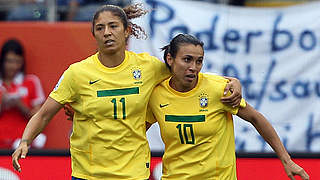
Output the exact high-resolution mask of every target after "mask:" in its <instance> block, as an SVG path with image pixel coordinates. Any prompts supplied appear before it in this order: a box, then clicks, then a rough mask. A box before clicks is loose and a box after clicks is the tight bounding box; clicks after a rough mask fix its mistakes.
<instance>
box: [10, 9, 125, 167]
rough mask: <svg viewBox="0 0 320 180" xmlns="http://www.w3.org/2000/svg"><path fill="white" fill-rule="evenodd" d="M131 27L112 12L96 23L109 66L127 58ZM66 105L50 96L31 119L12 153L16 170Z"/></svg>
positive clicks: (101, 52) (104, 60) (104, 61)
mask: <svg viewBox="0 0 320 180" xmlns="http://www.w3.org/2000/svg"><path fill="white" fill-rule="evenodd" d="M128 36H129V28H127V29H124V26H123V24H122V23H121V21H120V19H119V18H118V17H117V16H114V15H112V13H110V12H102V13H101V14H100V15H99V17H98V19H97V20H96V21H95V24H94V37H95V39H96V41H97V44H98V51H99V55H98V57H99V60H100V62H101V63H102V64H103V65H105V66H107V67H115V66H117V65H119V64H121V63H122V62H123V61H124V58H125V46H126V39H127V38H128ZM63 106H64V105H62V104H60V103H58V102H57V101H55V100H54V99H52V98H50V97H48V98H47V100H46V102H45V103H44V104H43V106H42V107H41V108H40V110H39V111H38V112H37V113H36V114H35V115H34V116H32V118H31V119H30V120H29V122H28V124H27V126H26V128H25V130H24V132H23V136H22V140H21V143H20V145H19V146H18V148H17V149H16V150H15V151H14V153H13V154H12V164H13V167H14V169H15V170H17V171H19V172H21V166H20V164H19V159H20V158H25V157H26V155H27V153H28V146H29V145H30V144H31V142H32V141H33V139H34V138H35V137H36V136H37V135H38V134H39V133H40V132H42V130H43V129H44V128H45V127H46V126H47V124H48V123H49V122H50V121H51V119H52V117H53V116H54V115H55V114H56V113H57V112H58V111H59V110H60V109H61V108H62V107H63Z"/></svg>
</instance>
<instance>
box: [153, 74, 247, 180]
mask: <svg viewBox="0 0 320 180" xmlns="http://www.w3.org/2000/svg"><path fill="white" fill-rule="evenodd" d="M169 80H170V79H167V80H165V81H164V82H162V83H161V84H160V85H158V86H157V87H156V88H155V89H154V91H153V93H152V95H151V98H150V101H149V108H150V109H151V111H152V112H153V115H154V117H155V118H156V119H157V121H158V123H159V126H160V131H161V137H162V140H163V142H164V144H165V153H164V156H163V176H162V179H163V180H167V179H183V180H194V179H206V180H209V179H210V180H211V179H215V180H235V179H237V178H236V161H235V142H234V130H233V120H232V116H231V114H230V113H232V114H237V112H238V108H232V107H229V106H226V105H224V104H222V103H221V102H220V98H221V97H222V96H223V91H224V88H225V86H226V83H227V82H228V81H227V80H226V79H224V78H223V77H221V76H217V75H212V74H202V73H200V74H199V81H198V84H197V86H196V87H195V88H194V89H192V90H191V91H189V92H186V93H181V92H177V91H175V90H174V89H172V88H171V87H170V86H169ZM245 106H246V103H245V101H244V99H242V101H241V107H245ZM148 121H149V122H150V123H154V122H155V120H154V119H153V118H150V119H148Z"/></svg>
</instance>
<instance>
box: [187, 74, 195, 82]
mask: <svg viewBox="0 0 320 180" xmlns="http://www.w3.org/2000/svg"><path fill="white" fill-rule="evenodd" d="M196 77H197V76H196V75H195V74H187V75H186V76H185V78H186V80H187V81H193V80H194V79H196Z"/></svg>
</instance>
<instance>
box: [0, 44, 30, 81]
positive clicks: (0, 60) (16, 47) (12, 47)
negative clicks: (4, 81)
mask: <svg viewBox="0 0 320 180" xmlns="http://www.w3.org/2000/svg"><path fill="white" fill-rule="evenodd" d="M9 52H13V53H15V54H17V55H20V56H22V57H23V60H25V59H24V48H23V46H22V44H21V43H20V42H19V41H18V40H17V39H9V40H7V41H6V42H5V43H4V44H3V46H2V48H1V55H0V72H1V74H0V75H1V77H2V78H4V75H5V72H4V63H5V58H6V56H7V54H8V53H9ZM20 72H22V73H24V72H25V63H23V65H22V67H21V69H20Z"/></svg>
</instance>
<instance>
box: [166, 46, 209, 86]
mask: <svg viewBox="0 0 320 180" xmlns="http://www.w3.org/2000/svg"><path fill="white" fill-rule="evenodd" d="M203 55H204V52H203V49H202V47H201V46H200V45H197V46H195V45H193V44H186V45H182V46H180V48H179V51H178V52H177V55H176V57H175V58H173V57H172V56H171V55H170V53H169V54H168V56H167V62H168V64H169V65H170V66H171V72H172V78H171V79H170V82H169V83H170V86H171V87H172V88H173V89H175V90H177V91H180V92H187V91H190V90H191V89H193V88H194V87H195V86H196V85H197V82H198V74H199V72H200V70H201V68H202V65H203V64H202V62H203Z"/></svg>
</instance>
